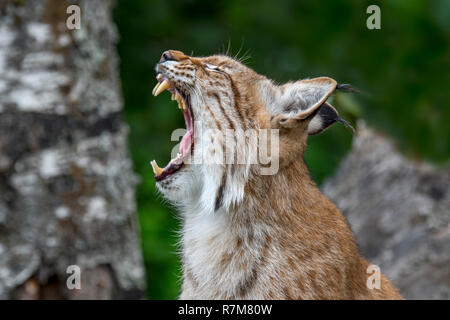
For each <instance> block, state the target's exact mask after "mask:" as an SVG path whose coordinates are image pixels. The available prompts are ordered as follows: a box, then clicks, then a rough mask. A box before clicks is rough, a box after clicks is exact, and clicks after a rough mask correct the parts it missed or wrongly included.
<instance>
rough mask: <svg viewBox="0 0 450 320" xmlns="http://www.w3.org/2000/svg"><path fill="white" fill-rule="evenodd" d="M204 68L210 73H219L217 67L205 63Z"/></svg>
mask: <svg viewBox="0 0 450 320" xmlns="http://www.w3.org/2000/svg"><path fill="white" fill-rule="evenodd" d="M205 67H206V68H207V69H209V70H212V71H220V69H219V67H218V66H215V65H213V64H209V63H205Z"/></svg>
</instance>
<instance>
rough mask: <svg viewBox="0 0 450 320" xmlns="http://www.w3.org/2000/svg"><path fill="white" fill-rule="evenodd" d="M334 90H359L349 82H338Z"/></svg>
mask: <svg viewBox="0 0 450 320" xmlns="http://www.w3.org/2000/svg"><path fill="white" fill-rule="evenodd" d="M336 90H342V91H346V92H358V93H360V92H361V91H359V90H358V89H356V88H355V87H353V86H352V85H351V84H348V83H338V84H337V86H336Z"/></svg>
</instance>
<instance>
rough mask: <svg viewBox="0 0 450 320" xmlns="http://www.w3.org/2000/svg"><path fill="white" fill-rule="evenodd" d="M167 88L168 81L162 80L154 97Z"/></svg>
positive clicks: (168, 85)
mask: <svg viewBox="0 0 450 320" xmlns="http://www.w3.org/2000/svg"><path fill="white" fill-rule="evenodd" d="M169 87H170V83H169V81H167V80H164V81H163V82H161V84H160V85H159V87H158V89H156V91H155V97H156V96H157V95H158V94H160V93H161V92H163V91H164V90H166V89H167V88H169Z"/></svg>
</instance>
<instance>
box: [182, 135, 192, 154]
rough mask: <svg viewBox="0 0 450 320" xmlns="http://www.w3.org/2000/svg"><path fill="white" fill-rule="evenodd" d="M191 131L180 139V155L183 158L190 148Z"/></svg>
mask: <svg viewBox="0 0 450 320" xmlns="http://www.w3.org/2000/svg"><path fill="white" fill-rule="evenodd" d="M192 134H193V131H192V130H189V131H188V132H187V133H186V134H185V135H184V136H183V139H181V146H180V153H181V154H182V155H183V156H184V155H185V154H186V153H187V152H188V151H189V148H190V147H191V144H192Z"/></svg>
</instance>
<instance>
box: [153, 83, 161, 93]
mask: <svg viewBox="0 0 450 320" xmlns="http://www.w3.org/2000/svg"><path fill="white" fill-rule="evenodd" d="M160 84H161V82H158V83H157V84H156V86H155V87H154V88H153V91H152V95H155V92H156V90H158V88H159V85H160Z"/></svg>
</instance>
